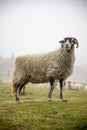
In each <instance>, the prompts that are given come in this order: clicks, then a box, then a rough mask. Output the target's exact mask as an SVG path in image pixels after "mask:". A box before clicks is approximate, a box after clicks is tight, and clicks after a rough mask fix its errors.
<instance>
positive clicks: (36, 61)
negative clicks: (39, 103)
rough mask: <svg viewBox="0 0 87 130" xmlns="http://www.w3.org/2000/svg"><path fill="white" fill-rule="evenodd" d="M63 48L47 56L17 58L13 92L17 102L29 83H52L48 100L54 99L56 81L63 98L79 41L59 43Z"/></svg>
mask: <svg viewBox="0 0 87 130" xmlns="http://www.w3.org/2000/svg"><path fill="white" fill-rule="evenodd" d="M59 43H60V45H61V47H60V48H59V49H57V50H54V51H52V52H49V53H47V54H37V55H26V56H20V57H17V58H16V62H15V71H14V74H13V91H14V92H15V98H16V102H19V93H20V92H19V91H21V89H22V88H23V87H24V86H25V85H26V84H27V83H28V82H32V83H45V82H50V92H49V94H48V100H51V99H52V92H53V89H54V86H55V80H59V83H60V99H61V100H62V101H64V98H63V93H62V91H63V85H64V83H63V82H64V81H65V80H66V79H67V78H68V77H69V76H70V75H71V74H72V72H73V66H74V61H75V54H74V50H75V47H74V45H75V44H76V45H77V48H78V46H79V44H78V40H77V39H76V38H73V37H66V38H64V39H63V40H61V41H59Z"/></svg>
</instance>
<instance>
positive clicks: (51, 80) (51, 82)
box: [48, 78, 54, 101]
mask: <svg viewBox="0 0 87 130" xmlns="http://www.w3.org/2000/svg"><path fill="white" fill-rule="evenodd" d="M53 90H54V80H53V79H52V78H50V92H49V94H48V101H51V100H52V92H53Z"/></svg>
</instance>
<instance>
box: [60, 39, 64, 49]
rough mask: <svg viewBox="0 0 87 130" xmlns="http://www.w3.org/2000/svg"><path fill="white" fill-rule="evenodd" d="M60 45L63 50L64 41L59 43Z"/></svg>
mask: <svg viewBox="0 0 87 130" xmlns="http://www.w3.org/2000/svg"><path fill="white" fill-rule="evenodd" d="M59 43H60V44H61V47H62V48H63V46H64V40H61V41H59Z"/></svg>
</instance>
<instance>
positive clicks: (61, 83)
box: [59, 79, 67, 101]
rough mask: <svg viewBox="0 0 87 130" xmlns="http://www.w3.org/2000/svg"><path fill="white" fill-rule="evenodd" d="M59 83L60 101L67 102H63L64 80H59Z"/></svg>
mask: <svg viewBox="0 0 87 130" xmlns="http://www.w3.org/2000/svg"><path fill="white" fill-rule="evenodd" d="M59 82H60V99H61V100H62V101H67V100H65V99H64V97H63V86H64V80H63V79H61V80H59Z"/></svg>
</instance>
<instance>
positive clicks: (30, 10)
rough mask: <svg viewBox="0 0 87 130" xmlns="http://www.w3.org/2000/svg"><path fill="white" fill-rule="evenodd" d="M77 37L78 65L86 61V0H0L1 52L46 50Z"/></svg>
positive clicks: (40, 51)
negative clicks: (67, 38)
mask: <svg viewBox="0 0 87 130" xmlns="http://www.w3.org/2000/svg"><path fill="white" fill-rule="evenodd" d="M67 36H73V37H76V38H77V39H78V41H79V45H80V46H79V48H78V49H76V51H75V52H76V65H83V64H87V58H86V56H87V1H86V0H0V56H2V57H4V58H7V57H10V56H11V55H12V54H13V53H14V54H15V56H18V55H25V54H29V53H45V52H49V51H52V50H54V49H56V48H59V46H60V45H59V40H61V39H63V38H64V37H67Z"/></svg>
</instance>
